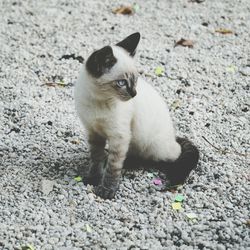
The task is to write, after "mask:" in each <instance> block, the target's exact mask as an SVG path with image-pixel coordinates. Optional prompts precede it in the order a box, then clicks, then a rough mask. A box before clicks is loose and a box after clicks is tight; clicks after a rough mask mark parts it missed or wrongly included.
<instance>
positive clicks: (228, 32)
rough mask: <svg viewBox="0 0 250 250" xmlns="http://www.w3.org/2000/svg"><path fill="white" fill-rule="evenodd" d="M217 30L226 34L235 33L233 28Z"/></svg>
mask: <svg viewBox="0 0 250 250" xmlns="http://www.w3.org/2000/svg"><path fill="white" fill-rule="evenodd" d="M215 32H217V33H220V34H223V35H226V34H233V31H232V30H229V29H217V30H215Z"/></svg>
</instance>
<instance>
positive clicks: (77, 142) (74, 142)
mask: <svg viewBox="0 0 250 250" xmlns="http://www.w3.org/2000/svg"><path fill="white" fill-rule="evenodd" d="M71 143H72V144H80V141H79V140H72V141H71Z"/></svg>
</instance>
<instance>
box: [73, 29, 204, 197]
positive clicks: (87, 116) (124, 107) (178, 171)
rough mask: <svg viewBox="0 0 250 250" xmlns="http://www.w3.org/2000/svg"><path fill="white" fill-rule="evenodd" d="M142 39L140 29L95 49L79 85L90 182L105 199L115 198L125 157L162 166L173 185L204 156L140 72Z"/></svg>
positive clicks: (79, 109) (77, 98) (78, 105)
mask: <svg viewBox="0 0 250 250" xmlns="http://www.w3.org/2000/svg"><path fill="white" fill-rule="evenodd" d="M139 40H140V33H138V32H137V33H134V34H132V35H130V36H128V37H127V38H125V39H124V40H123V41H121V42H119V43H117V44H116V45H112V46H105V47H103V48H101V49H99V50H96V51H94V52H93V53H92V54H91V55H90V56H89V58H88V59H87V61H86V63H85V65H84V66H83V67H82V68H81V71H80V75H79V77H78V80H77V83H76V86H75V104H76V110H77V113H78V115H79V117H80V119H81V122H82V123H83V125H84V127H85V129H86V132H87V136H88V143H89V146H90V155H91V169H90V173H89V176H88V178H87V179H86V180H85V181H86V182H87V183H89V184H93V185H95V186H96V188H95V193H96V194H97V195H98V196H100V197H102V198H104V199H112V198H113V197H114V196H115V193H116V191H117V189H118V186H119V181H120V179H121V172H122V168H123V165H124V162H125V159H126V163H129V164H130V163H131V161H130V160H129V159H141V162H144V163H145V164H146V163H148V165H150V166H152V167H154V168H157V169H159V170H160V171H162V172H163V173H165V174H166V179H167V183H168V185H177V184H181V183H183V182H184V181H185V179H186V178H187V176H188V175H189V173H190V171H191V170H192V169H194V168H195V167H196V165H197V163H198V159H199V151H198V149H197V148H196V147H195V146H194V145H193V144H192V143H191V142H190V141H189V140H187V139H184V138H178V137H176V135H175V129H174V126H173V123H172V120H171V117H170V114H169V111H168V108H167V105H166V103H165V102H164V99H163V98H162V97H161V96H160V95H159V94H158V92H157V91H156V90H155V89H154V88H153V87H152V86H151V85H150V84H148V83H147V82H145V81H144V80H143V79H142V78H141V77H140V76H139V74H138V71H137V68H136V65H135V61H134V59H133V56H134V55H135V50H136V47H137V45H138V43H139ZM106 144H108V153H106V150H104V149H105V146H106ZM138 162H139V161H138Z"/></svg>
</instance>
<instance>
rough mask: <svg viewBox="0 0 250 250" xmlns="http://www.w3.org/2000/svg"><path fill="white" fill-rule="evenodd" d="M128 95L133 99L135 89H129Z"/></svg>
mask: <svg viewBox="0 0 250 250" xmlns="http://www.w3.org/2000/svg"><path fill="white" fill-rule="evenodd" d="M129 94H130V95H131V97H132V98H133V97H135V96H136V94H137V92H136V89H135V88H132V89H130V91H129Z"/></svg>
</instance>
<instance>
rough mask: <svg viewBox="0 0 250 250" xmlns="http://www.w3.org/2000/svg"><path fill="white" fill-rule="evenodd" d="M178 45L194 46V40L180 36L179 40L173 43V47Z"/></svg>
mask: <svg viewBox="0 0 250 250" xmlns="http://www.w3.org/2000/svg"><path fill="white" fill-rule="evenodd" d="M179 45H181V46H183V47H188V48H193V47H194V41H192V40H188V39H184V38H181V39H180V40H179V41H177V42H176V43H175V45H174V47H176V46H179Z"/></svg>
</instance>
